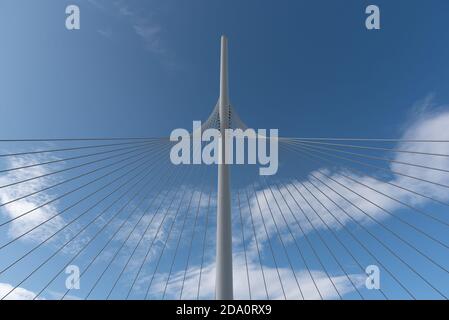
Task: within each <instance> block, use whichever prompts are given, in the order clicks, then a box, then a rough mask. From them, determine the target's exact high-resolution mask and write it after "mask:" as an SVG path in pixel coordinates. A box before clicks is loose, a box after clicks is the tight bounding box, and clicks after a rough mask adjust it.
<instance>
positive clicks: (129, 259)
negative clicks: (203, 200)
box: [106, 192, 174, 300]
mask: <svg viewBox="0 0 449 320" xmlns="http://www.w3.org/2000/svg"><path fill="white" fill-rule="evenodd" d="M168 194H169V192H167V193H166V196H167V195H168ZM164 200H165V197H164ZM173 201H174V197H173V198H172V199H171V201H170V204H169V206H168V208H167V210H166V212H165V214H163V218H162V221H161V223H160V224H159V226H158V229H157V233H156V235H155V236H154V238H153V239H152V242H151V245H150V246H149V250H148V251H147V253H146V255H145V258H144V260H143V261H144V262H145V260H146V259H147V257H148V255H149V254H150V251H151V247H152V245H153V243H154V241H156V239H157V235H158V234H159V231H160V230H161V228H162V226H163V225H164V221H165V219H166V217H167V215H168V212H169V209H170V208H171V204H172V203H173ZM163 203H164V201H162V202H161V203H160V205H159V207H158V209H157V210H156V213H157V212H158V211H159V209H160V208H161V207H162V205H163ZM156 213H155V215H154V216H156ZM149 228H150V224H148V225H147V228H146V229H145V231H144V232H143V233H142V236H141V237H140V239H139V242H138V243H137V245H136V246H135V248H134V249H133V251H132V253H131V255H130V256H129V258H128V260H127V261H126V264H125V265H124V266H123V268H122V269H121V271H120V274H119V276H118V277H117V278H116V280H115V282H114V285H113V286H112V288H111V289H110V290H109V292H108V294H107V296H106V300H108V299H109V297H110V296H111V294H112V292H113V291H114V289H115V287H116V286H117V284H118V282H119V280H120V279H121V277H122V275H123V273H124V272H125V270H126V268H127V267H128V265H129V263H130V262H131V260H132V257H133V256H134V254H135V252H136V250H137V248H138V247H139V245H140V243H141V242H142V240H143V239H144V238H145V235H146V234H147V232H148V230H149ZM142 268H143V264H142V265H141V267H140V268H139V271H138V273H137V275H139V273H140V272H141V270H142ZM135 279H136V280H137V277H136V278H135ZM134 285H135V281H133V283H132V285H131V287H130V288H131V290H132V288H133V286H134ZM130 292H131V291H129V292H128V294H129V293H130Z"/></svg>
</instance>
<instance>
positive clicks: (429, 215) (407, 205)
mask: <svg viewBox="0 0 449 320" xmlns="http://www.w3.org/2000/svg"><path fill="white" fill-rule="evenodd" d="M313 156H314V157H316V158H318V159H320V160H322V161H325V162H327V163H332V161H329V160H328V159H326V158H323V157H320V156H317V155H313ZM355 171H357V170H355ZM359 172H360V171H359ZM362 174H365V173H362ZM339 175H340V176H342V177H345V178H346V179H349V180H351V181H353V182H355V183H357V184H359V185H362V186H364V187H366V188H368V189H370V190H372V191H374V192H376V193H378V194H381V195H383V196H384V197H387V198H389V199H391V200H393V201H395V202H397V203H400V204H401V205H403V206H405V207H408V208H409V209H412V210H413V211H416V212H417V213H419V214H421V215H422V216H425V217H427V218H429V219H431V220H434V221H436V222H438V223H440V224H443V225H445V226H447V227H448V226H449V223H448V222H446V221H444V220H441V219H440V218H437V217H435V216H434V215H432V214H430V213H428V212H426V211H424V210H422V209H419V208H417V207H415V206H412V205H410V204H408V203H406V202H404V201H401V200H399V199H397V198H395V197H392V196H390V195H388V194H386V193H385V192H382V191H379V190H378V189H376V188H373V187H370V186H368V185H367V184H364V183H363V182H360V181H358V180H355V179H353V178H351V177H350V176H348V175H346V174H344V173H339ZM369 177H372V176H369ZM372 178H373V179H375V180H377V181H379V182H381V183H386V184H389V183H388V181H382V180H379V179H378V178H376V177H372ZM394 186H395V187H398V188H400V189H404V188H401V187H400V186H397V185H394ZM405 191H409V192H412V193H414V194H416V195H419V196H422V197H425V198H427V197H426V196H424V195H421V194H419V193H417V192H414V191H412V190H408V189H405ZM435 201H436V200H435ZM437 202H439V203H440V201H437ZM441 204H444V205H448V204H446V203H444V202H441Z"/></svg>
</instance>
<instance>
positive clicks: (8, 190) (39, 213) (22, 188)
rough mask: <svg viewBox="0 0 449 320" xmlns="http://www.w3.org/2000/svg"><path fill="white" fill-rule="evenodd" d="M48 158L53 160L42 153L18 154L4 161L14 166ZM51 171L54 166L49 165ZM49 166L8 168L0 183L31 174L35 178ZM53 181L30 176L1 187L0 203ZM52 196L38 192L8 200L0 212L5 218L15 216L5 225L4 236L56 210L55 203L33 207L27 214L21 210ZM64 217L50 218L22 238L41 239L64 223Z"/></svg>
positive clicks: (14, 234)
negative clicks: (6, 227) (18, 155)
mask: <svg viewBox="0 0 449 320" xmlns="http://www.w3.org/2000/svg"><path fill="white" fill-rule="evenodd" d="M50 160H56V158H52V157H48V156H46V157H43V156H36V155H33V156H22V157H20V158H16V157H14V158H10V159H8V160H6V161H5V163H6V166H5V167H7V168H15V167H20V166H25V165H29V164H31V163H39V162H46V161H50ZM53 170H55V167H54V166H53ZM50 172H51V171H50V169H48V167H47V166H36V167H32V168H25V169H19V170H15V171H9V172H8V173H7V174H4V175H2V176H0V185H5V184H10V183H13V182H17V181H22V180H25V179H29V178H31V177H37V176H41V175H45V174H48V173H50ZM56 181H57V180H56V179H54V178H52V177H50V176H48V177H43V178H38V179H34V180H31V181H27V182H24V183H21V184H18V185H14V186H10V187H5V188H1V189H0V202H1V203H5V202H8V201H11V200H14V199H17V198H19V197H22V196H25V195H28V194H31V193H33V192H35V191H38V190H40V189H43V188H45V187H47V186H49V185H51V184H54V183H55V182H56ZM53 198H54V196H52V195H51V194H50V193H48V192H39V193H37V194H35V195H32V196H29V197H26V198H24V199H21V200H18V201H15V202H12V203H11V204H7V205H5V206H3V207H2V208H0V214H1V215H3V216H4V217H6V219H3V220H2V221H5V220H10V219H14V218H16V220H14V221H12V222H11V223H10V224H9V228H8V235H9V236H10V237H12V238H15V237H18V236H20V235H22V234H23V233H25V232H27V231H28V230H30V229H32V228H33V227H35V226H37V225H39V224H40V223H42V222H44V221H46V220H48V219H50V218H51V217H53V216H54V215H55V214H56V213H57V203H56V202H53V203H51V204H48V205H45V206H43V207H42V208H39V209H36V210H34V211H32V212H30V213H28V214H25V215H23V214H24V213H26V212H28V211H31V210H33V209H35V208H36V207H38V206H40V205H42V204H44V203H46V202H48V201H50V200H52V199H53ZM64 224H65V223H64V219H63V218H62V217H60V216H57V217H55V218H53V219H51V220H50V221H48V222H46V223H44V224H43V225H42V226H40V227H38V228H37V229H35V230H34V231H32V232H30V233H29V234H28V235H26V236H25V237H23V239H26V240H32V241H41V240H43V239H45V238H46V237H48V236H49V235H51V234H53V233H54V232H56V231H57V230H59V229H60V228H61V227H62V226H64Z"/></svg>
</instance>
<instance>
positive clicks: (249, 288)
mask: <svg viewBox="0 0 449 320" xmlns="http://www.w3.org/2000/svg"><path fill="white" fill-rule="evenodd" d="M237 204H238V207H239V216H240V227H241V231H242V245H243V253H244V256H245V269H246V279H247V280H248V293H249V300H252V295H251V284H250V281H249V270H248V258H247V254H246V243H245V231H244V225H243V215H242V206H241V203H240V194H239V192H237Z"/></svg>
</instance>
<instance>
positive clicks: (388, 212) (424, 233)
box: [304, 151, 449, 273]
mask: <svg viewBox="0 0 449 320" xmlns="http://www.w3.org/2000/svg"><path fill="white" fill-rule="evenodd" d="M304 152H306V151H304ZM319 172H320V173H321V174H323V175H325V176H327V177H328V178H329V179H331V180H332V181H334V182H336V183H337V184H339V185H341V186H343V187H344V188H345V189H347V190H350V191H351V192H352V193H354V194H356V195H357V196H358V197H360V198H362V199H363V200H365V201H367V202H368V203H370V204H371V205H373V206H375V207H376V208H378V209H380V210H382V211H383V212H385V213H387V214H388V215H389V216H392V217H395V218H396V219H398V220H399V221H401V222H403V223H404V224H405V225H407V226H409V227H410V228H412V229H413V230H415V231H416V232H418V233H420V234H422V235H423V236H425V237H427V238H429V239H430V240H432V241H434V242H436V243H438V244H439V245H441V246H442V247H444V248H446V249H449V246H448V245H446V244H445V243H443V242H442V241H440V240H439V239H436V238H435V237H433V236H431V235H429V234H428V233H426V232H425V231H422V230H421V229H420V228H418V227H416V226H413V225H412V224H410V223H409V222H407V221H405V220H403V219H402V218H400V217H398V216H396V215H394V214H392V213H391V211H390V210H387V209H385V208H383V207H381V206H380V205H378V204H377V203H375V202H373V201H371V200H370V199H368V198H366V197H365V196H363V195H361V194H360V193H358V192H356V191H354V190H352V189H350V188H348V187H347V186H345V185H343V184H341V183H340V182H338V181H337V180H335V179H333V178H332V177H330V176H328V175H326V174H324V173H322V172H321V171H319ZM387 229H389V228H387ZM393 233H394V232H393ZM394 234H395V236H396V237H397V238H399V239H401V240H402V241H403V242H405V243H406V244H407V245H408V246H410V247H412V248H414V249H415V251H417V252H418V253H419V254H420V255H422V256H423V257H425V258H426V259H428V260H429V261H430V262H432V264H434V265H435V266H437V267H438V268H440V269H441V270H443V271H445V272H446V273H449V270H448V269H447V268H445V267H444V266H442V265H441V264H439V263H438V262H436V261H434V260H433V259H432V258H430V257H429V256H428V255H427V254H425V253H424V252H422V251H421V250H419V249H418V248H416V247H414V246H413V245H412V244H410V243H409V242H408V241H406V240H404V239H403V238H402V237H400V236H399V235H397V234H396V233H394Z"/></svg>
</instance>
